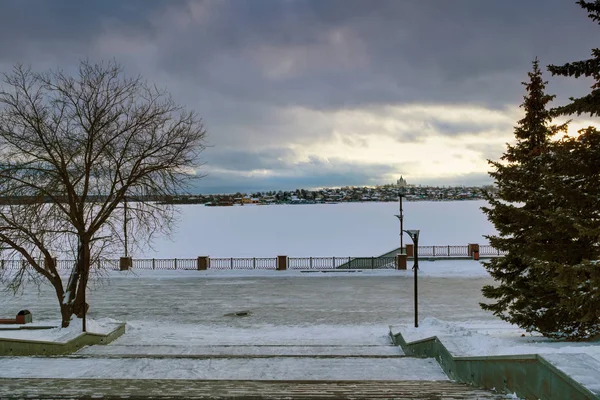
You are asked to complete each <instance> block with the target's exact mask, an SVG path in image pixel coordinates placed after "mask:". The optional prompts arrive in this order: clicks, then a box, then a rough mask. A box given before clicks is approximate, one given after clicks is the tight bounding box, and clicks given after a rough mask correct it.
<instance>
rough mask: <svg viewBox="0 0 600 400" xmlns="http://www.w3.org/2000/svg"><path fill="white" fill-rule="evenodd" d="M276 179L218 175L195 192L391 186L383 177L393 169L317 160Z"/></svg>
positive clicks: (281, 173) (229, 173) (285, 171)
mask: <svg viewBox="0 0 600 400" xmlns="http://www.w3.org/2000/svg"><path fill="white" fill-rule="evenodd" d="M276 172H277V175H260V174H258V175H255V176H251V177H248V176H240V175H238V174H236V173H235V172H234V171H215V172H211V173H210V174H209V175H208V176H206V177H205V178H203V179H202V180H200V181H198V183H197V184H196V185H195V186H194V188H193V189H192V192H196V193H235V192H238V191H241V192H252V191H268V190H294V189H301V188H305V189H306V188H321V187H340V186H363V185H367V186H373V185H377V184H382V183H391V180H390V181H385V180H382V179H381V178H380V177H381V176H386V175H389V174H394V172H395V169H394V166H391V165H386V164H377V163H370V164H360V165H357V164H352V163H347V162H344V161H342V160H326V161H325V160H320V159H317V158H313V159H310V160H309V161H306V162H303V163H299V164H297V165H293V166H292V165H290V166H289V167H288V168H285V169H279V170H278V171H276Z"/></svg>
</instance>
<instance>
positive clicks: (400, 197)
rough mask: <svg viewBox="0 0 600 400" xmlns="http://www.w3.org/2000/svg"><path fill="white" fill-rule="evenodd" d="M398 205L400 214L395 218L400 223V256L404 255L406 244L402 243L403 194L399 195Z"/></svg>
mask: <svg viewBox="0 0 600 400" xmlns="http://www.w3.org/2000/svg"><path fill="white" fill-rule="evenodd" d="M398 204H399V207H400V213H399V214H396V215H395V217H396V218H398V220H399V221H400V254H404V243H403V242H402V232H403V231H404V214H403V213H402V193H400V194H398Z"/></svg>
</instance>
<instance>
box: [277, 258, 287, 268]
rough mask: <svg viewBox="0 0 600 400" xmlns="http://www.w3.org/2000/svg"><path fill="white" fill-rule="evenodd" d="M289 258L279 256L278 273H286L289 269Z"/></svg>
mask: <svg viewBox="0 0 600 400" xmlns="http://www.w3.org/2000/svg"><path fill="white" fill-rule="evenodd" d="M287 261H288V257H287V256H277V271H285V270H286V269H287Z"/></svg>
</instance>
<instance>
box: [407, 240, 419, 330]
mask: <svg viewBox="0 0 600 400" xmlns="http://www.w3.org/2000/svg"><path fill="white" fill-rule="evenodd" d="M403 232H406V233H408V236H410V238H411V240H412V241H413V244H414V250H413V251H414V262H413V271H414V276H415V279H414V281H415V328H418V327H419V292H418V290H419V289H418V285H417V282H418V272H417V271H418V270H419V230H418V229H410V230H405V231H403Z"/></svg>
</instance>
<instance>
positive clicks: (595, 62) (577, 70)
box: [548, 0, 600, 117]
mask: <svg viewBox="0 0 600 400" xmlns="http://www.w3.org/2000/svg"><path fill="white" fill-rule="evenodd" d="M577 4H579V5H580V6H581V7H582V8H583V9H585V10H586V11H587V12H588V17H589V18H590V19H592V21H594V22H596V23H598V24H600V0H596V1H593V2H591V1H583V0H580V1H578V2H577ZM548 70H549V71H550V72H551V73H552V75H553V76H554V75H558V76H569V77H575V78H579V77H582V76H583V77H588V78H593V79H594V84H593V85H592V87H591V89H592V90H591V92H590V93H589V94H588V95H586V96H583V97H580V98H573V97H571V98H570V100H571V103H570V104H567V105H565V106H562V107H557V108H556V109H554V110H553V111H554V112H555V113H556V114H557V115H573V114H577V115H581V114H589V115H590V116H592V117H593V116H600V49H598V48H595V49H592V58H590V59H588V60H582V61H574V62H570V63H566V64H564V65H549V66H548Z"/></svg>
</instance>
